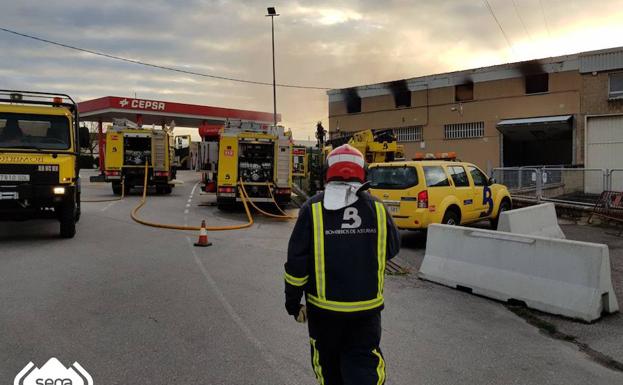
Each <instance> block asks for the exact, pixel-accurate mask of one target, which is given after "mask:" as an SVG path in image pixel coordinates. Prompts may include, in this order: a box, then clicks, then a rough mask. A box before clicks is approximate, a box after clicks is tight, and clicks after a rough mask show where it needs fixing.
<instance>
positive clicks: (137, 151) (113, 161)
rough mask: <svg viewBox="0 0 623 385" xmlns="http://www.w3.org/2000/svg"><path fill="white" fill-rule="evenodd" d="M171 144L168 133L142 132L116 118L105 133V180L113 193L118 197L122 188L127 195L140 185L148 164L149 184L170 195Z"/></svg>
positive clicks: (158, 131) (145, 130)
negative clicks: (110, 185) (110, 184)
mask: <svg viewBox="0 0 623 385" xmlns="http://www.w3.org/2000/svg"><path fill="white" fill-rule="evenodd" d="M172 141H173V138H172V135H171V133H170V132H169V130H166V129H164V130H157V129H155V128H151V129H145V128H141V127H139V126H138V125H137V124H135V123H133V122H131V121H129V120H127V119H115V120H114V123H113V126H112V127H109V128H108V130H107V131H106V157H105V162H104V174H105V176H106V179H105V180H106V182H110V183H112V190H113V193H114V194H116V195H121V189H122V186H124V188H125V189H126V193H127V192H129V190H130V189H131V188H132V187H134V186H142V185H143V183H144V182H143V181H144V179H145V163H147V164H148V165H149V169H148V173H149V175H148V176H149V179H148V185H149V186H155V187H156V192H158V193H159V194H170V193H171V192H172V190H173V187H174V184H173V179H175V168H174V167H173V164H172V161H171V160H172V158H173V152H174V148H173V146H172ZM122 181H123V184H122Z"/></svg>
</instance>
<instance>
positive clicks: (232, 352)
mask: <svg viewBox="0 0 623 385" xmlns="http://www.w3.org/2000/svg"><path fill="white" fill-rule="evenodd" d="M180 179H182V180H184V182H185V184H184V185H182V186H178V187H177V188H175V190H174V192H173V194H172V195H171V196H153V197H150V198H149V201H148V203H147V205H146V207H145V210H144V212H143V213H142V216H143V217H144V218H146V219H150V220H155V221H160V222H166V223H177V224H185V223H188V224H191V225H198V224H199V223H200V221H201V219H207V222H208V225H221V224H223V225H224V224H235V223H240V222H242V221H244V215H243V214H242V213H220V212H218V211H217V210H216V209H215V208H214V207H208V206H199V204H201V203H205V202H208V201H209V200H210V197H209V196H205V195H200V194H199V192H198V189H194V194H192V196H191V193H192V192H193V188H194V186H195V183H196V181H197V177H196V175H195V174H192V173H182V174H181V176H180ZM110 195H111V194H110V187H109V186H106V185H90V184H89V183H88V182H87V183H85V184H84V192H83V196H86V197H92V198H97V197H102V198H103V197H110ZM138 201H139V196H138V195H137V194H136V193H135V194H134V195H132V196H130V197H128V198H126V199H125V200H123V201H120V202H113V203H88V204H87V203H85V204H84V205H83V216H82V219H81V221H80V223H79V225H78V234H77V236H76V238H74V239H72V240H62V239H59V238H57V232H58V228H57V224H56V223H55V222H46V221H37V222H22V223H0V378H1V379H2V382H3V383H11V382H12V381H13V378H14V376H15V375H16V374H17V373H18V372H19V371H20V370H21V369H22V368H23V367H24V366H25V365H26V364H27V363H28V362H29V361H32V362H33V363H35V364H36V365H39V366H41V365H42V364H43V363H45V362H46V361H47V360H48V359H49V358H50V357H57V358H58V359H59V360H61V362H63V363H64V364H66V365H69V364H71V363H73V362H74V361H78V362H79V363H80V364H81V365H82V366H83V367H84V368H85V369H86V370H87V371H88V372H89V373H90V374H91V375H92V377H93V378H94V380H95V383H96V384H106V385H108V384H236V385H241V384H271V385H273V384H301V385H306V384H314V383H316V382H315V379H314V377H313V372H312V370H311V365H310V362H309V361H310V360H309V356H308V355H309V347H308V338H307V330H306V327H305V326H302V325H299V324H297V323H296V322H294V320H293V319H292V318H291V317H289V316H288V315H287V314H286V313H285V310H284V308H283V282H282V272H283V270H282V269H283V262H284V261H285V251H286V247H287V240H288V237H289V233H290V231H291V228H292V226H293V223H292V222H278V221H272V220H269V219H265V218H261V217H256V225H255V226H254V227H253V228H251V229H248V230H240V231H229V232H219V233H216V232H214V233H210V241H212V242H213V243H214V245H213V246H212V247H209V248H194V247H193V246H192V243H193V242H194V241H195V238H196V234H194V233H188V232H181V231H171V230H160V229H155V228H150V227H145V226H141V225H138V224H136V223H134V222H133V221H132V220H131V219H130V216H129V213H130V210H131V209H132V208H133V207H134V206H135V205H136V204H137V203H138ZM187 205H188V206H187ZM409 236H410V235H408V234H405V237H409ZM417 248H421V245H420V244H419V243H418V242H415V243H414V242H409V241H408V242H405V248H404V250H403V251H402V253H403V254H404V260H409V255H410V254H413V253H417V252H419V251H417V250H415V249H417ZM385 292H386V298H387V305H386V310H385V311H384V312H383V330H384V335H383V341H382V348H383V351H384V353H385V356H386V360H387V366H388V374H387V383H388V384H479V385H481V384H539V385H541V384H616V383H623V374H621V373H619V372H615V371H612V370H610V369H607V368H605V367H602V366H600V365H599V364H597V363H595V362H593V361H591V360H590V358H588V357H587V356H586V355H585V354H584V353H582V352H580V351H578V349H577V348H576V347H575V346H574V345H572V344H568V343H565V342H561V341H557V340H552V339H550V338H548V337H546V336H544V335H542V334H540V333H539V331H538V330H537V329H535V328H534V327H532V326H530V325H528V324H527V323H526V322H524V321H523V320H522V319H520V318H518V317H517V316H515V315H514V314H512V313H511V312H509V311H508V310H506V308H505V307H503V306H502V305H500V304H498V303H496V302H493V301H489V300H487V299H483V298H479V297H475V296H471V295H468V294H464V293H461V292H458V291H456V290H451V289H448V288H445V287H442V286H438V285H434V284H431V283H426V282H422V281H419V280H417V279H416V278H415V277H413V276H388V277H387V278H386V291H385Z"/></svg>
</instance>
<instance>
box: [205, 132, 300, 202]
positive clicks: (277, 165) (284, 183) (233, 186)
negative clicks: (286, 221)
mask: <svg viewBox="0 0 623 385" xmlns="http://www.w3.org/2000/svg"><path fill="white" fill-rule="evenodd" d="M291 151H292V140H291V133H290V132H285V131H284V128H283V127H280V126H277V127H273V126H267V125H262V124H259V123H252V122H242V121H238V120H232V121H228V122H227V123H226V124H225V128H224V130H223V132H222V134H221V136H220V139H219V143H218V172H217V177H216V182H217V186H216V202H217V206H218V208H219V209H227V208H230V207H232V206H233V205H234V204H235V203H236V202H240V199H241V198H240V194H241V191H240V183H243V184H244V187H245V189H246V192H247V194H248V195H249V200H251V201H253V202H273V200H274V201H276V203H277V204H279V205H285V204H287V203H289V202H290V197H291V192H292V167H291V161H292V158H291V154H292V152H291ZM273 198H274V199H273Z"/></svg>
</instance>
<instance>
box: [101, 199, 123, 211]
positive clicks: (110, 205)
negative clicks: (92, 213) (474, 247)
mask: <svg viewBox="0 0 623 385" xmlns="http://www.w3.org/2000/svg"><path fill="white" fill-rule="evenodd" d="M117 203H119V201H116V202H110V203H109V204H107V205H106V206H104V207H102V208H101V209H100V211H106V210H108V209H109V208H111V207H112V206H113V205H115V204H117Z"/></svg>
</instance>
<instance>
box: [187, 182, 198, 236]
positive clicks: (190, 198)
mask: <svg viewBox="0 0 623 385" xmlns="http://www.w3.org/2000/svg"><path fill="white" fill-rule="evenodd" d="M198 185H199V182H197V183H195V185H194V186H193V189H192V190H191V191H190V195H189V196H188V201H187V203H186V209H185V210H184V226H188V214H189V213H190V204H191V203H192V201H193V195H194V194H195V190H196V189H197V186H198Z"/></svg>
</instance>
